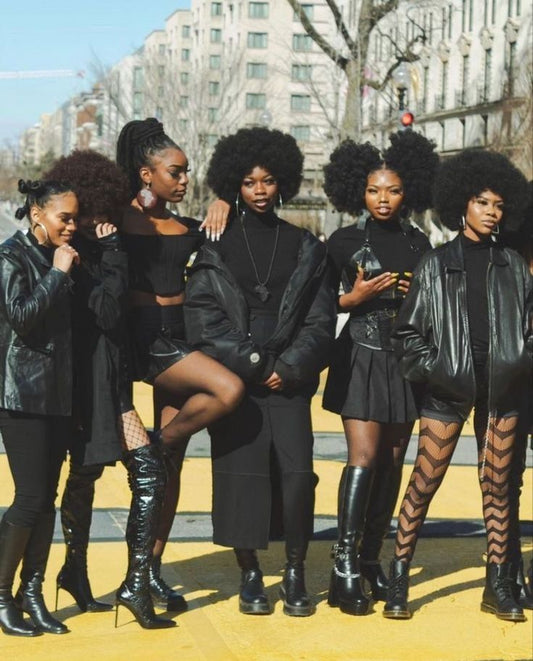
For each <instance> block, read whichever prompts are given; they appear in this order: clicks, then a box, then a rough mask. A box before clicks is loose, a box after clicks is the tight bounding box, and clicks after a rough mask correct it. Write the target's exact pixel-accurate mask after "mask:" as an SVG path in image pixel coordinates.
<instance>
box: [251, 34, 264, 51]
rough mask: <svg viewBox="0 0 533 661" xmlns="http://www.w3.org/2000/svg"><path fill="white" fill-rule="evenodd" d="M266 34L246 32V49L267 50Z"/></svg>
mask: <svg viewBox="0 0 533 661" xmlns="http://www.w3.org/2000/svg"><path fill="white" fill-rule="evenodd" d="M267 47H268V33H267V32H248V48H267Z"/></svg>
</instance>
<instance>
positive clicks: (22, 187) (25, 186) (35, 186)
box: [18, 179, 43, 195]
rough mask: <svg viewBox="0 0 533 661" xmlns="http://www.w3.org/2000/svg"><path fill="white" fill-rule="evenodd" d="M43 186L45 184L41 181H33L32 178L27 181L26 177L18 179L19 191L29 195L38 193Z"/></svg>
mask: <svg viewBox="0 0 533 661" xmlns="http://www.w3.org/2000/svg"><path fill="white" fill-rule="evenodd" d="M42 188H43V184H42V182H41V181H32V180H31V179H28V180H27V181H25V180H24V179H19V181H18V189H19V193H22V194H23V195H29V194H30V193H37V192H38V191H39V190H41V189H42Z"/></svg>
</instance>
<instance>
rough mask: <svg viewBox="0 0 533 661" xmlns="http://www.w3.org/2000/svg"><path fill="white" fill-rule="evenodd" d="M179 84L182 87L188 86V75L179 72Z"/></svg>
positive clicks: (185, 72)
mask: <svg viewBox="0 0 533 661" xmlns="http://www.w3.org/2000/svg"><path fill="white" fill-rule="evenodd" d="M180 83H181V84H182V85H188V84H189V73H188V72H187V71H181V72H180Z"/></svg>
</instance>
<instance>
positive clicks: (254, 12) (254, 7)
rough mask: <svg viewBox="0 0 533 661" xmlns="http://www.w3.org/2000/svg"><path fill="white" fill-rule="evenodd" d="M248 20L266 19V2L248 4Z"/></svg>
mask: <svg viewBox="0 0 533 661" xmlns="http://www.w3.org/2000/svg"><path fill="white" fill-rule="evenodd" d="M248 18H268V2H250V3H249V4H248Z"/></svg>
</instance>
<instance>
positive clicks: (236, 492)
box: [185, 128, 335, 616]
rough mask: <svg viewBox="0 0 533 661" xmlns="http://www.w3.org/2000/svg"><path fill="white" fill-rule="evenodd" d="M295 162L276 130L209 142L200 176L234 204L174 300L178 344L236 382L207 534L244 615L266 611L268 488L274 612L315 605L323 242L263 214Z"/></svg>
mask: <svg viewBox="0 0 533 661" xmlns="http://www.w3.org/2000/svg"><path fill="white" fill-rule="evenodd" d="M302 165H303V158H302V154H301V152H300V150H299V149H298V147H297V145H296V142H295V141H294V139H293V138H292V137H291V136H289V135H286V134H283V133H281V132H279V131H271V130H268V129H264V128H253V129H241V130H240V131H238V132H237V133H236V134H235V135H231V136H229V137H227V138H223V139H222V140H220V141H219V143H218V144H217V146H216V148H215V152H214V154H213V157H212V159H211V163H210V165H209V171H208V181H209V184H210V186H211V188H212V189H213V190H214V191H215V193H216V194H217V195H218V196H219V197H220V198H222V199H225V200H227V201H228V202H230V201H231V202H233V203H234V206H233V208H232V213H231V216H230V222H229V225H228V228H227V230H226V231H225V233H224V234H223V236H222V238H221V240H220V241H219V242H217V243H213V244H209V245H207V244H206V245H204V246H203V247H202V248H201V250H200V252H199V254H198V257H197V259H196V261H195V263H194V265H193V268H192V272H191V277H190V279H189V282H188V285H187V292H186V297H185V324H186V331H187V338H188V340H189V341H190V342H191V343H193V344H194V346H195V347H196V348H198V349H201V350H202V351H204V352H205V353H207V354H209V355H211V356H213V357H215V358H217V359H218V360H220V361H221V362H222V363H223V364H224V365H226V367H229V368H230V369H231V370H233V371H234V372H235V373H237V374H238V375H239V376H240V377H241V378H242V380H243V381H244V382H245V384H246V386H247V388H246V396H245V398H244V400H243V402H242V404H241V405H240V407H239V408H238V409H236V410H235V411H234V412H233V413H232V414H230V415H229V416H227V417H226V418H224V419H223V420H220V421H219V422H217V423H216V424H215V425H212V427H211V428H210V434H211V439H212V454H213V528H214V541H215V543H217V544H221V545H223V546H229V547H233V549H234V550H235V554H236V556H237V562H238V564H239V566H240V568H241V570H242V583H241V589H240V595H239V596H240V599H239V608H240V611H241V613H246V614H259V615H260V614H268V613H270V612H271V607H270V604H269V603H268V600H267V597H266V595H265V593H264V586H263V580H262V573H261V570H260V568H259V563H258V559H257V555H256V549H258V548H267V546H268V539H269V528H270V521H271V510H272V502H273V499H276V498H278V499H279V497H280V495H281V500H282V503H283V505H282V508H283V517H282V518H283V528H284V532H285V546H286V555H287V566H286V570H285V575H284V579H283V583H282V586H281V597H282V599H283V602H284V612H285V613H286V614H287V615H295V616H307V615H311V614H312V613H313V612H314V610H315V609H314V605H313V603H312V602H311V600H310V598H309V596H308V595H307V593H306V589H305V583H304V573H303V564H304V560H305V556H306V551H307V546H308V542H309V539H310V537H311V535H312V532H313V511H314V489H315V484H316V476H315V475H314V473H313V456H312V455H313V436H312V430H311V419H310V402H311V396H312V395H313V393H314V392H315V391H316V388H317V386H318V375H319V372H320V370H321V369H322V368H323V367H324V365H325V364H326V362H327V358H328V353H329V348H330V343H331V341H332V338H333V331H334V316H335V309H334V296H333V291H332V289H331V287H330V282H329V278H327V277H326V275H327V274H326V261H327V260H326V247H325V246H324V244H323V243H321V242H320V241H318V239H316V238H315V237H314V236H312V235H311V234H310V233H309V232H307V231H306V230H303V229H300V228H298V227H295V226H293V225H290V224H289V223H287V222H285V221H283V220H282V219H281V218H279V217H278V216H277V215H276V213H275V211H274V208H275V206H276V205H280V204H281V201H282V199H283V200H288V199H290V198H291V197H293V196H294V195H295V194H296V193H297V191H298V188H299V185H300V181H301V176H302ZM278 475H279V480H278V479H276V476H278ZM279 489H280V490H281V494H279V493H275V491H276V490H279ZM273 491H274V493H273Z"/></svg>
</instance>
